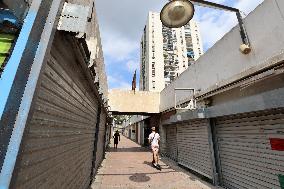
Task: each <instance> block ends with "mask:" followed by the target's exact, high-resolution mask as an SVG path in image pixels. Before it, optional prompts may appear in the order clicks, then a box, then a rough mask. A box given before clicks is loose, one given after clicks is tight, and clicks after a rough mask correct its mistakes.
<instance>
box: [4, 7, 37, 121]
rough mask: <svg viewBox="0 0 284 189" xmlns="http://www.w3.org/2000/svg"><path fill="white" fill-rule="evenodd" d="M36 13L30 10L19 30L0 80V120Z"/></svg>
mask: <svg viewBox="0 0 284 189" xmlns="http://www.w3.org/2000/svg"><path fill="white" fill-rule="evenodd" d="M36 13H37V12H36V11H33V10H31V11H30V12H29V13H28V15H27V17H26V19H25V23H24V25H23V27H22V29H21V32H20V34H19V37H18V40H17V42H16V45H15V48H14V51H13V52H12V54H11V57H10V59H9V61H8V63H7V65H6V68H5V70H4V72H3V74H2V76H1V78H0V91H1V93H0V118H2V115H3V111H4V108H5V105H6V103H7V99H8V96H9V93H10V90H11V88H12V84H13V81H14V79H15V76H16V72H17V68H18V66H19V64H20V60H21V58H22V55H23V52H24V50H25V48H26V45H27V41H28V38H29V35H30V32H31V29H32V26H33V23H34V21H35V17H36Z"/></svg>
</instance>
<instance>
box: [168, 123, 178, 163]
mask: <svg viewBox="0 0 284 189" xmlns="http://www.w3.org/2000/svg"><path fill="white" fill-rule="evenodd" d="M166 155H167V156H168V157H169V158H171V159H173V160H177V127H176V125H169V126H167V127H166Z"/></svg>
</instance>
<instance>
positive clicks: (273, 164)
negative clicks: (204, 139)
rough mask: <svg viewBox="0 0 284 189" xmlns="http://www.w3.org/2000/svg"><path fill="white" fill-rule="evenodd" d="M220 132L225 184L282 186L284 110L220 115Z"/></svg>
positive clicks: (219, 142)
mask: <svg viewBox="0 0 284 189" xmlns="http://www.w3.org/2000/svg"><path fill="white" fill-rule="evenodd" d="M216 136H217V143H218V149H219V150H218V151H219V158H220V171H221V182H222V184H223V186H225V187H227V188H257V189H262V188H267V189H268V188H273V189H280V188H281V187H280V180H282V182H283V175H284V151H283V150H284V149H283V146H284V145H283V141H284V111H283V110H271V111H263V112H257V113H247V114H242V115H235V116H226V117H222V118H218V119H217V121H216ZM281 143H282V144H281ZM283 187H284V186H282V188H283Z"/></svg>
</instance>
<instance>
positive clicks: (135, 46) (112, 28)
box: [96, 0, 263, 89]
mask: <svg viewBox="0 0 284 189" xmlns="http://www.w3.org/2000/svg"><path fill="white" fill-rule="evenodd" d="M210 1H212V2H216V3H220V4H224V5H228V6H232V7H236V8H239V9H240V10H241V11H243V12H244V15H243V16H245V15H247V14H249V13H250V12H251V11H252V10H253V9H254V8H255V7H257V6H258V5H259V4H260V3H261V2H263V0H210ZM166 2H167V0H159V1H153V0H122V1H117V0H96V10H97V15H98V20H99V26H100V32H101V38H102V45H103V51H104V59H105V65H106V72H107V77H108V85H109V89H114V88H120V89H131V81H132V77H133V73H134V71H135V69H137V73H138V74H137V86H138V85H139V60H140V49H139V44H140V39H141V36H142V31H143V28H144V25H145V23H146V19H147V13H148V12H149V11H155V12H159V11H160V10H161V9H162V7H163V5H165V3H166ZM194 19H195V20H196V21H198V22H199V25H200V29H201V36H202V41H203V47H204V49H205V50H207V49H209V48H210V47H212V46H213V45H214V44H215V43H216V41H218V40H219V39H221V38H222V36H224V34H225V33H227V32H228V31H229V30H230V29H231V28H232V27H234V26H235V25H236V24H237V20H236V16H235V14H233V13H230V12H224V11H220V10H214V9H209V8H204V7H197V6H196V12H195V16H194ZM208 31H210V32H208Z"/></svg>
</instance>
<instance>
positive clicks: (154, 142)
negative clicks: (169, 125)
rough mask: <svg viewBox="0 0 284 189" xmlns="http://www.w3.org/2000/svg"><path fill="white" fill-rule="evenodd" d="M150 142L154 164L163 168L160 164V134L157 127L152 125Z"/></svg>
mask: <svg viewBox="0 0 284 189" xmlns="http://www.w3.org/2000/svg"><path fill="white" fill-rule="evenodd" d="M148 140H149V143H151V148H152V153H153V161H152V163H153V165H154V167H156V168H158V169H161V167H160V165H159V164H158V161H159V157H158V153H159V142H160V135H159V133H156V128H155V127H152V133H151V134H150V135H149V138H148Z"/></svg>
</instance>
